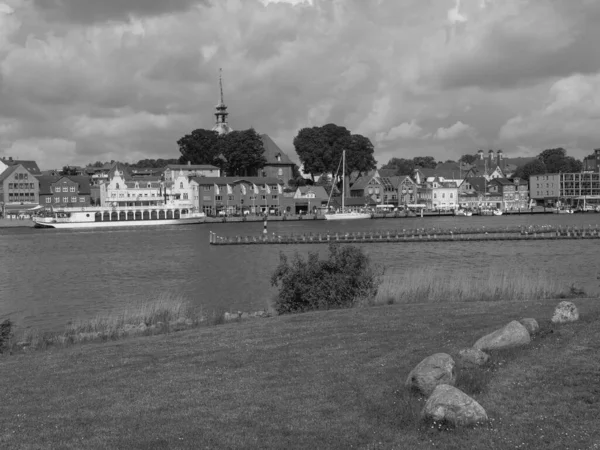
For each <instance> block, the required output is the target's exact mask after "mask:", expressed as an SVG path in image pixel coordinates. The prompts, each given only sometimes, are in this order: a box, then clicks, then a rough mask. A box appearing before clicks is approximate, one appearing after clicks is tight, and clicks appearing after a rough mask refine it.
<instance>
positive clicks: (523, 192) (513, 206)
mask: <svg viewBox="0 0 600 450" xmlns="http://www.w3.org/2000/svg"><path fill="white" fill-rule="evenodd" d="M488 192H489V193H490V195H498V196H500V197H501V198H502V199H501V207H500V208H501V209H503V210H506V211H518V210H521V209H524V210H526V209H527V207H528V206H529V183H527V181H525V180H521V179H519V178H515V179H513V180H509V179H508V178H494V179H493V180H490V182H489V187H488Z"/></svg>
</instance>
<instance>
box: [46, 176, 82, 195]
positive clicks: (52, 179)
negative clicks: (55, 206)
mask: <svg viewBox="0 0 600 450" xmlns="http://www.w3.org/2000/svg"><path fill="white" fill-rule="evenodd" d="M36 178H37V179H38V181H39V183H40V195H51V194H52V191H51V190H50V186H52V185H53V184H54V183H57V182H58V181H60V180H62V179H63V178H67V179H68V180H71V181H72V182H74V183H77V184H78V185H79V194H81V195H88V194H90V193H91V186H90V179H89V178H88V177H86V176H81V175H57V176H53V175H40V176H39V177H36Z"/></svg>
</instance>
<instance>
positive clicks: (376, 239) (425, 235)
mask: <svg viewBox="0 0 600 450" xmlns="http://www.w3.org/2000/svg"><path fill="white" fill-rule="evenodd" d="M562 239H600V227H599V226H598V225H593V226H592V225H589V226H587V227H586V226H554V225H527V226H512V227H473V228H446V229H443V228H414V229H403V230H374V231H354V232H343V231H336V232H322V233H313V232H308V233H290V234H277V233H270V234H269V233H268V232H267V229H266V226H265V229H264V230H263V234H261V235H258V236H256V235H255V236H219V235H217V234H216V233H213V232H212V231H211V232H210V235H209V243H210V245H294V244H328V243H331V242H339V243H348V244H349V243H355V244H371V243H383V242H388V243H403V242H405V243H415V242H460V241H535V240H562Z"/></svg>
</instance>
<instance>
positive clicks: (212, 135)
mask: <svg viewBox="0 0 600 450" xmlns="http://www.w3.org/2000/svg"><path fill="white" fill-rule="evenodd" d="M177 145H179V151H180V152H181V157H180V158H179V162H180V163H182V164H187V163H188V162H191V163H192V164H212V165H214V166H217V167H219V168H221V169H224V165H225V164H224V161H223V159H222V158H220V155H221V153H222V149H221V140H220V139H219V134H218V133H217V132H216V131H212V130H204V129H197V130H194V131H192V132H191V133H190V134H186V135H185V136H184V137H182V138H181V139H179V140H178V141H177Z"/></svg>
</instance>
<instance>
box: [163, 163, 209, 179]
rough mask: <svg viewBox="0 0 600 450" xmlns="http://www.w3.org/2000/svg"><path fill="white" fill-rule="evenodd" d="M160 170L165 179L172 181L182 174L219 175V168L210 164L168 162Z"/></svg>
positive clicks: (195, 175)
mask: <svg viewBox="0 0 600 450" xmlns="http://www.w3.org/2000/svg"><path fill="white" fill-rule="evenodd" d="M162 172H163V173H164V179H165V181H174V179H175V178H177V177H179V176H181V175H184V176H186V177H220V176H221V169H219V168H218V167H217V166H213V165H210V164H191V163H189V162H188V163H187V164H168V165H167V166H166V167H165V168H164V169H163V170H162Z"/></svg>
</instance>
